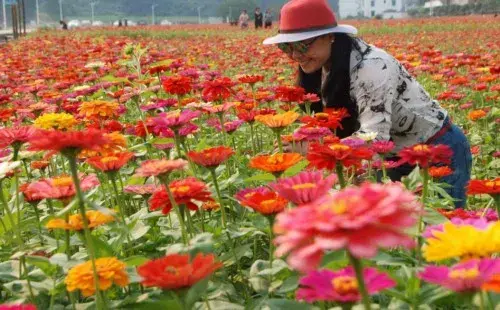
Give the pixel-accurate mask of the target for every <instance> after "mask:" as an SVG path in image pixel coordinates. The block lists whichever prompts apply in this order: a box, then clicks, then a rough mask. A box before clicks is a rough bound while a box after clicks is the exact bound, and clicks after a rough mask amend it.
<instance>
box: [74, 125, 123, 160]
mask: <svg viewBox="0 0 500 310" xmlns="http://www.w3.org/2000/svg"><path fill="white" fill-rule="evenodd" d="M104 137H105V138H106V139H107V140H108V141H109V143H106V144H105V145H103V146H102V147H101V149H100V150H99V151H93V150H83V151H82V152H80V154H79V155H78V157H79V158H88V157H93V156H113V154H115V153H120V152H123V151H125V150H126V147H127V140H126V139H125V136H124V135H122V134H121V133H119V132H118V131H115V132H112V133H106V134H104Z"/></svg>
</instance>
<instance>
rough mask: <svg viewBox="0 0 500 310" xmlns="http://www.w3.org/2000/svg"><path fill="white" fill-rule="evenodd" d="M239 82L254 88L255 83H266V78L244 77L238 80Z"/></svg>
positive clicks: (258, 76)
mask: <svg viewBox="0 0 500 310" xmlns="http://www.w3.org/2000/svg"><path fill="white" fill-rule="evenodd" d="M238 81H240V82H241V83H245V84H250V85H251V86H252V87H253V86H254V85H255V83H257V82H262V81H264V76H263V75H244V76H242V77H240V78H238Z"/></svg>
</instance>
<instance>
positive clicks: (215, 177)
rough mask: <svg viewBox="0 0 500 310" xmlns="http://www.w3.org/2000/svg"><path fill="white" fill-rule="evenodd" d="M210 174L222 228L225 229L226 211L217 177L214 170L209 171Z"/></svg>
mask: <svg viewBox="0 0 500 310" xmlns="http://www.w3.org/2000/svg"><path fill="white" fill-rule="evenodd" d="M210 174H211V175H212V180H213V181H214V186H215V191H216V192H217V198H218V199H219V205H220V212H221V220H222V227H223V228H226V210H225V208H224V204H223V203H222V195H221V194H220V189H219V184H218V183H217V175H216V174H215V169H210Z"/></svg>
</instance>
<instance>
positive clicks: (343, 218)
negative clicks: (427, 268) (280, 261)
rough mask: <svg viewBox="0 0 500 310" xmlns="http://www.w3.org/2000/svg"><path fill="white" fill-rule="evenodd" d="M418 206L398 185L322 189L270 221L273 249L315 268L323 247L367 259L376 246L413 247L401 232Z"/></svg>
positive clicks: (305, 267) (303, 267) (412, 221)
mask: <svg viewBox="0 0 500 310" xmlns="http://www.w3.org/2000/svg"><path fill="white" fill-rule="evenodd" d="M421 210H422V206H421V205H420V204H419V203H418V202H417V199H416V197H415V196H414V195H413V194H412V193H411V192H409V191H408V190H406V189H405V188H404V187H403V186H402V185H400V184H386V185H382V184H369V183H365V184H363V185H361V186H360V187H349V188H346V189H344V190H342V191H339V192H336V193H334V194H326V195H325V196H323V197H321V198H319V199H318V200H316V201H314V202H313V203H310V204H307V205H304V206H301V207H300V208H295V209H291V210H286V211H285V212H283V213H282V214H279V215H278V216H277V218H276V223H275V225H274V232H275V233H276V235H277V237H276V239H275V243H276V245H277V249H276V254H277V255H278V256H283V255H285V254H287V253H288V254H289V256H288V263H289V264H290V266H292V267H293V268H295V269H298V270H299V271H302V272H305V271H310V270H313V269H315V268H316V267H317V266H318V265H319V263H320V261H321V259H322V257H323V254H324V252H325V251H334V250H339V249H344V248H345V249H346V250H348V251H349V252H350V253H351V254H352V255H354V256H355V257H357V258H370V257H373V256H375V255H376V254H377V250H378V249H379V248H393V247H397V246H403V247H406V248H411V247H413V246H414V240H413V239H412V238H411V237H410V236H408V235H407V234H406V233H405V230H406V229H408V228H410V227H412V226H413V225H414V224H415V222H416V220H417V215H418V214H419V213H420V212H421Z"/></svg>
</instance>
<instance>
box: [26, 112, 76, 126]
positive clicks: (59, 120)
mask: <svg viewBox="0 0 500 310" xmlns="http://www.w3.org/2000/svg"><path fill="white" fill-rule="evenodd" d="M76 123H77V121H76V119H75V118H74V117H73V115H71V114H68V113H45V114H43V115H41V116H39V117H38V118H37V119H36V120H35V123H34V126H35V127H37V128H40V129H47V130H49V129H55V130H69V129H72V128H73V127H75V125H76Z"/></svg>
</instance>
